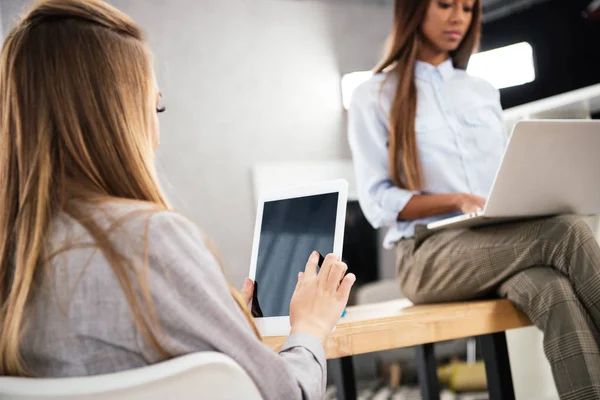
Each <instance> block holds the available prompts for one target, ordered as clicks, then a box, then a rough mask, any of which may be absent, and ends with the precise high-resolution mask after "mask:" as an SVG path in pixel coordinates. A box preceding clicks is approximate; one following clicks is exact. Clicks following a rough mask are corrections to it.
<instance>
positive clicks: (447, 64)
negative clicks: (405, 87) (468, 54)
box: [415, 58, 454, 82]
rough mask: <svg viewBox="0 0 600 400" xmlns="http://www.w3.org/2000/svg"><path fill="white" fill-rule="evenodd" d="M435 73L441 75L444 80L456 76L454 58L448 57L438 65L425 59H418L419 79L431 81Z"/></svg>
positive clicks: (416, 64)
mask: <svg viewBox="0 0 600 400" xmlns="http://www.w3.org/2000/svg"><path fill="white" fill-rule="evenodd" d="M435 75H439V76H440V77H441V78H442V81H444V82H445V81H447V80H449V79H450V78H452V77H453V76H454V65H453V63H452V58H448V59H447V60H446V61H444V62H443V63H441V64H440V65H439V66H437V67H435V66H433V65H431V64H429V63H426V62H424V61H419V60H417V62H416V63H415V76H416V77H417V78H418V79H421V80H424V81H427V82H431V81H433V79H434V78H433V77H434V76H435Z"/></svg>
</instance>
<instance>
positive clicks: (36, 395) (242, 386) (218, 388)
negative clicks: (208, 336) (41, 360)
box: [0, 352, 262, 400]
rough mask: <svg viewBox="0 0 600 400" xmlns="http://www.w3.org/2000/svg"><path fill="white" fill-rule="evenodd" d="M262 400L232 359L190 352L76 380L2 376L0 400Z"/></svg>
mask: <svg viewBox="0 0 600 400" xmlns="http://www.w3.org/2000/svg"><path fill="white" fill-rule="evenodd" d="M50 398H54V399H57V398H60V399H68V400H76V399H77V400H113V399H125V400H132V399H144V400H159V399H160V400H163V399H178V400H180V399H181V400H188V399H190V400H191V399H216V400H229V399H248V400H260V399H262V397H261V395H260V393H259V391H258V389H257V387H256V385H255V384H254V382H253V381H252V379H250V377H249V376H248V374H247V373H246V372H245V371H244V370H243V369H242V368H241V367H240V366H239V365H238V364H237V363H236V362H235V361H234V360H232V359H231V358H230V357H228V356H226V355H224V354H222V353H215V352H201V353H195V354H189V355H185V356H182V357H178V358H174V359H172V360H168V361H164V362H162V363H158V364H154V365H150V366H147V367H143V368H138V369H133V370H129V371H123V372H116V373H112V374H106V375H96V376H89V377H77V378H14V377H0V400H4V399H15V400H48V399H50Z"/></svg>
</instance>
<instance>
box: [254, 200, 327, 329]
mask: <svg viewBox="0 0 600 400" xmlns="http://www.w3.org/2000/svg"><path fill="white" fill-rule="evenodd" d="M338 196H339V194H338V193H337V192H336V193H326V194H319V195H314V196H306V197H298V198H293V199H285V200H276V201H269V202H265V204H264V208H263V216H262V222H261V230H260V242H259V246H258V259H257V263H256V276H255V287H254V297H253V299H252V314H253V315H254V316H255V317H283V316H288V315H289V310H290V300H291V298H292V294H293V293H294V289H295V288H296V283H297V282H298V273H299V272H300V271H304V268H305V267H306V262H307V261H308V257H309V256H310V254H311V253H312V252H313V251H314V250H317V251H318V252H319V253H321V254H322V255H323V256H325V255H327V254H329V253H331V252H333V240H334V235H335V222H336V215H337V204H338Z"/></svg>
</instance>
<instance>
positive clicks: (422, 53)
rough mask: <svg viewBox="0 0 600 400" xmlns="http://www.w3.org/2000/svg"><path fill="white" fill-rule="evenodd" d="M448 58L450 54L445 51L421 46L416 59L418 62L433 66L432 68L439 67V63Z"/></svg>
mask: <svg viewBox="0 0 600 400" xmlns="http://www.w3.org/2000/svg"><path fill="white" fill-rule="evenodd" d="M448 58H450V53H448V52H447V51H443V50H439V49H434V48H432V47H431V46H427V45H423V46H421V49H420V50H419V54H418V55H417V59H418V60H419V61H423V62H426V63H428V64H431V65H433V66H434V67H437V66H439V65H440V64H441V63H443V62H444V61H446V60H447V59H448Z"/></svg>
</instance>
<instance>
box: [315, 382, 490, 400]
mask: <svg viewBox="0 0 600 400" xmlns="http://www.w3.org/2000/svg"><path fill="white" fill-rule="evenodd" d="M336 399H337V397H336V390H335V387H334V386H329V387H328V389H327V393H326V394H325V400H336ZM357 399H358V400H421V392H420V390H419V388H418V387H417V386H401V387H399V388H397V389H392V388H391V387H390V386H388V385H386V384H385V383H383V382H381V381H368V382H359V383H358V397H357ZM339 400H343V399H339ZM440 400H488V394H487V393H462V394H455V393H453V392H451V391H449V390H444V391H442V393H441V394H440Z"/></svg>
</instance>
